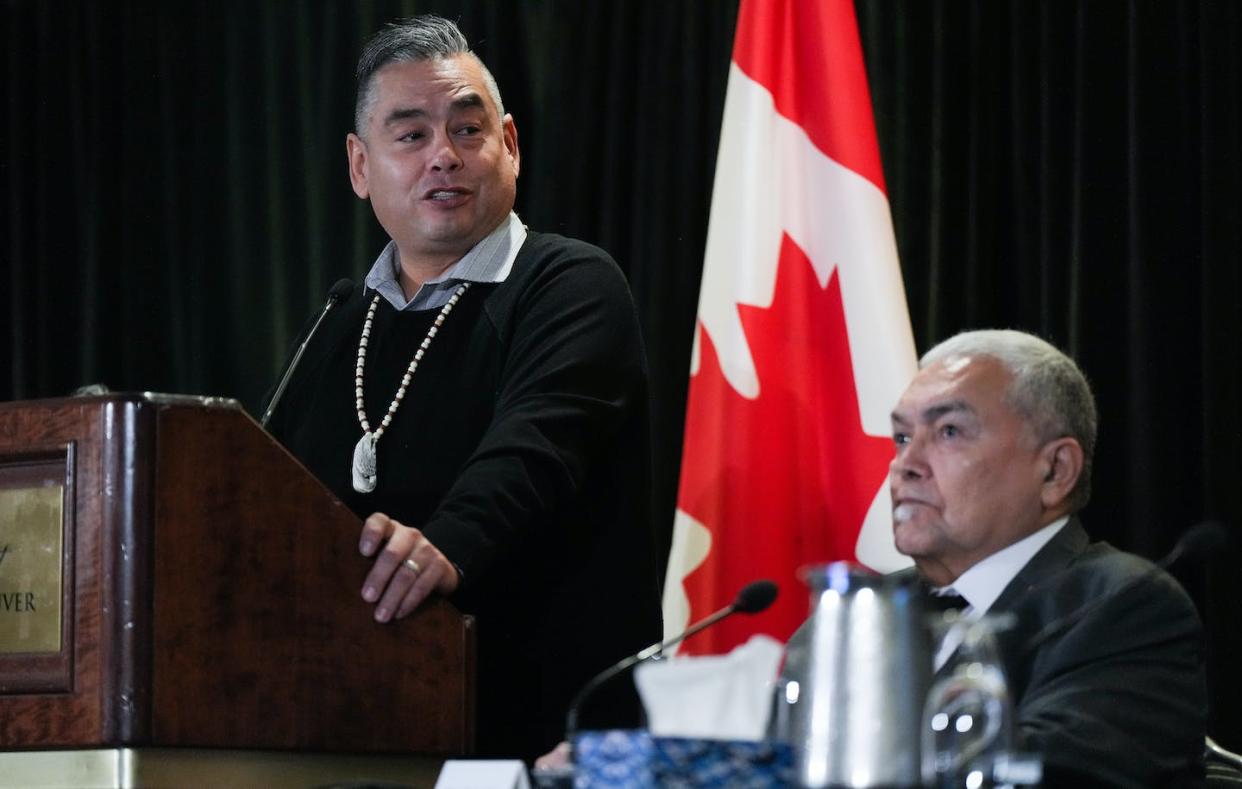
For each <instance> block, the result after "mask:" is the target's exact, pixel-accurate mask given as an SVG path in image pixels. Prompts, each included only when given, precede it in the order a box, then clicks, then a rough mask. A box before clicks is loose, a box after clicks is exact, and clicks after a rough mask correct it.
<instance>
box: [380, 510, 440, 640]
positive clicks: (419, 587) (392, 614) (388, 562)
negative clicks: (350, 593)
mask: <svg viewBox="0 0 1242 789" xmlns="http://www.w3.org/2000/svg"><path fill="white" fill-rule="evenodd" d="M381 546H382V550H381ZM358 550H359V551H361V552H362V555H363V556H375V555H376V552H377V551H378V552H379V555H378V556H376V558H375V565H374V566H373V567H372V568H371V572H370V573H368V574H367V579H366V580H365V581H364V582H363V584H362V599H363V600H366V601H367V602H368V603H376V606H375V621H377V622H387V621H389V620H390V619H402V618H404V617H406V616H409V615H410V614H411V613H412V612H413V611H414V609H415V608H417V607H418V605H419V604H420V603H421V602H423V600H425V599H427V596H428V595H429V594H431V593H432V592H440V593H441V594H445V595H447V594H452V593H453V591H454V590H456V589H457V585H458V584H459V583H460V582H461V578H460V577H459V576H458V574H457V568H456V567H454V566H453V563H452V562H450V561H449V560H448V559H447V558H445V556H444V554H442V553H440V550H439V549H438V548H436V546H434V545H432V544H431V541H430V540H428V539H427V538H426V537H424V536H423V533H422V532H421V531H419V530H418V529H414V528H411V527H409V526H403V525H401V524H400V523H398V522H397V521H395V520H393V519H392V518H390V517H388V516H387V515H384V514H383V513H379V512H377V513H375V514H374V515H372V516H371V517H369V518H367V521H366V523H364V524H363V525H362V536H361V538H360V539H359V541H358Z"/></svg>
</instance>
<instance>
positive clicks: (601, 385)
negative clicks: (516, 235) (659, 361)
mask: <svg viewBox="0 0 1242 789" xmlns="http://www.w3.org/2000/svg"><path fill="white" fill-rule="evenodd" d="M373 295H374V293H373V292H371V291H366V292H365V293H364V292H363V289H358V290H357V291H355V293H354V294H353V295H352V296H351V297H350V298H349V299H348V300H346V301H345V302H343V303H342V304H340V305H338V306H337V307H336V308H335V309H333V310H332V311H331V312H330V313H329V315H328V318H327V319H325V321H324V324H323V325H322V326H321V327H320V329H319V331H318V332H317V333H316V335H315V336H314V338H313V339H312V341H311V343H310V345H309V346H308V347H307V351H306V355H305V357H304V358H303V360H302V362H301V364H300V366H299V369H298V370H297V372H296V374H295V375H294V378H293V380H292V381H291V382H290V386H289V389H288V390H287V393H286V396H285V400H284V402H283V403H282V404H281V405H280V407H279V408H278V410H277V412H276V413H275V414H274V415H273V418H272V420H271V422H270V426H271V429H272V432H273V434H274V435H276V436H277V437H278V438H280V439H281V440H282V441H284V443H285V444H286V445H287V446H288V448H289V449H290V451H292V452H293V454H294V455H296V456H297V457H298V458H299V459H300V460H301V461H302V462H303V463H304V464H305V465H306V466H307V468H309V469H310V470H311V471H312V472H313V473H314V474H315V475H316V476H318V477H319V478H320V479H321V480H323V482H324V483H325V484H327V485H328V487H329V488H331V489H332V490H333V491H334V492H335V493H336V494H337V495H338V496H339V497H340V498H341V499H342V500H343V501H344V502H345V503H346V504H347V505H348V506H349V507H350V508H351V509H352V510H353V511H354V512H355V513H357V514H358V515H359V516H360V517H366V516H367V515H370V514H371V513H373V512H383V513H385V514H387V515H389V516H391V517H393V518H396V519H397V520H398V521H400V522H402V523H404V524H405V525H407V526H415V527H417V528H420V529H422V530H423V532H424V534H425V535H426V536H427V538H428V539H429V540H431V542H432V543H433V544H434V545H435V546H436V547H437V548H439V549H440V550H441V551H442V552H443V553H444V554H445V555H446V556H447V557H448V558H449V560H450V561H452V562H454V563H455V564H457V565H458V566H459V567H460V568H461V570H462V573H463V582H462V585H461V587H460V589H459V590H458V592H457V593H456V594H455V595H454V602H455V603H457V605H458V606H460V607H461V608H462V609H463V610H465V611H467V612H470V613H474V614H475V615H476V616H477V617H478V625H479V676H478V686H477V687H478V702H479V707H478V724H479V725H478V746H479V751H480V753H482V754H496V755H507V756H520V757H525V758H531V757H532V756H534V755H537V754H538V753H541V752H544V751H546V750H548V749H550V748H551V747H552V746H553V745H554V744H555V743H556V742H557V741H558V739H559V737H560V736H561V734H562V733H563V732H562V729H563V725H564V714H565V707H566V704H567V702H568V700H569V698H570V696H572V694H573V693H574V691H575V690H576V689H577V688H578V687H579V686H580V685H581V684H582V683H583V682H585V681H586V680H587V679H588V678H589V677H590V676H591V675H592V674H594V673H595V672H597V671H599V670H601V669H603V668H604V667H606V666H607V665H608V664H610V663H612V662H614V661H615V660H618V659H620V658H621V657H624V656H625V655H626V654H628V653H631V652H635V651H637V650H638V649H640V648H642V647H643V646H645V645H646V644H649V643H651V642H653V641H656V640H658V639H659V637H660V611H659V592H658V580H657V578H656V572H657V570H656V566H657V562H656V558H655V556H654V538H653V534H652V512H651V500H650V488H651V483H650V423H649V404H648V397H649V395H648V387H647V370H646V361H645V357H644V353H643V348H642V342H641V339H640V336H639V330H638V322H637V318H636V316H635V312H634V306H633V302H632V299H631V297H630V294H629V290H628V287H627V286H626V283H625V280H624V278H623V276H622V274H621V272H620V270H619V269H618V268H617V266H616V264H615V263H614V262H613V261H612V260H611V259H610V258H609V257H608V255H607V254H606V253H605V252H603V251H602V250H600V249H598V248H596V247H593V246H590V245H588V244H585V243H582V242H579V241H574V240H572V239H566V238H563V237H560V236H555V235H549V234H541V233H533V232H532V233H530V234H529V235H528V237H527V240H526V242H525V244H524V245H523V246H522V249H521V251H520V252H519V253H518V256H517V259H516V260H515V261H514V265H513V269H512V271H511V272H510V274H509V276H508V278H507V279H506V280H505V281H504V282H503V283H500V284H495V285H490V284H486V285H484V284H475V285H472V286H471V288H470V289H469V290H468V291H467V292H466V293H465V295H464V296H463V297H462V298H461V301H460V302H459V303H458V304H457V306H456V307H455V308H454V310H453V312H452V313H451V314H450V315H449V316H448V318H447V319H446V321H445V323H444V325H443V327H442V328H441V329H440V330H439V332H438V333H437V336H436V337H435V339H434V340H433V341H432V343H431V346H430V348H429V349H428V350H427V352H426V354H425V355H424V357H423V359H422V361H421V362H420V363H419V367H418V370H417V372H416V373H415V374H414V376H413V379H412V381H411V383H410V385H409V387H408V388H407V391H406V395H405V398H404V400H403V402H402V403H401V405H400V408H399V409H398V411H397V413H396V415H395V416H394V418H393V422H392V425H391V426H390V427H389V428H388V429H387V430H386V431H385V433H384V435H383V437H382V438H381V439H380V441H379V445H378V452H377V458H378V462H377V473H378V484H377V487H376V489H375V490H374V491H373V492H371V493H367V494H360V493H357V492H355V491H354V490H353V487H352V484H351V477H350V464H351V461H352V457H353V448H354V444H355V443H356V442H357V441H358V438H359V437H360V436H361V435H362V430H361V428H360V426H359V424H358V418H357V415H356V409H355V405H354V365H355V362H356V356H357V351H358V339H359V336H360V334H361V331H362V324H363V320H364V317H365V315H366V311H367V308H368V306H369V304H370V301H371V298H372V297H373ZM438 312H439V310H425V311H418V312H402V313H398V312H397V311H396V310H394V309H393V308H392V307H391V305H389V304H388V303H387V302H386V301H384V300H383V299H380V302H379V306H378V308H377V310H376V316H375V320H374V324H373V327H372V332H371V338H370V340H369V343H368V347H367V359H366V372H365V386H364V395H363V396H364V399H365V402H366V412H367V418H368V421H369V422H370V424H371V427H372V429H375V428H376V427H378V425H379V423H380V420H381V419H382V418H383V415H384V413H385V411H386V410H387V408H388V405H389V403H390V402H391V401H392V398H393V396H394V394H395V393H396V391H397V388H398V387H399V385H400V381H401V377H402V375H403V374H404V371H405V368H406V367H407V365H408V364H409V362H410V359H411V358H412V356H413V354H414V351H415V349H416V348H417V347H418V344H419V343H420V342H421V341H422V339H423V337H424V335H425V334H426V331H427V328H428V327H429V326H430V325H431V323H432V321H433V320H434V318H435V316H436V314H438ZM359 614H360V615H365V614H364V612H363V611H362V610H360V612H359ZM411 703H417V700H411ZM635 720H636V707H635V703H634V700H633V694H632V688H625V687H624V684H623V685H622V687H620V688H614V689H613V691H612V692H611V693H607V692H606V693H605V694H604V695H602V696H601V697H600V698H599V699H597V700H596V701H594V702H591V703H589V704H588V706H587V707H586V708H585V709H584V710H583V722H584V724H586V725H591V724H594V725H600V726H622V725H633V723H635ZM376 725H383V724H382V722H377V724H376Z"/></svg>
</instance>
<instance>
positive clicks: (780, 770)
mask: <svg viewBox="0 0 1242 789" xmlns="http://www.w3.org/2000/svg"><path fill="white" fill-rule="evenodd" d="M574 751H575V758H576V761H577V765H578V769H577V776H576V778H575V783H574V786H575V787H576V789H597V788H598V787H608V788H609V789H654V788H655V787H660V789H669V788H672V789H682V788H683V787H684V789H690V787H695V788H696V789H697V787H716V786H727V787H730V789H769V788H770V787H772V788H774V787H784V786H792V785H793V782H794V778H795V766H794V755H793V751H792V749H790V747H789V746H788V745H785V744H783V743H772V742H733V741H722V740H686V739H678V738H665V737H652V736H651V735H650V734H649V733H647V732H646V731H595V732H583V733H582V734H580V735H579V736H578V738H577V740H576V741H575V743H574Z"/></svg>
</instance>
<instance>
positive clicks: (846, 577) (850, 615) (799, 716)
mask: <svg viewBox="0 0 1242 789" xmlns="http://www.w3.org/2000/svg"><path fill="white" fill-rule="evenodd" d="M802 575H803V580H804V581H805V582H806V583H807V585H808V586H810V588H811V616H810V618H809V619H807V621H806V623H805V624H803V625H802V627H800V628H799V629H798V631H797V632H796V633H795V634H794V636H793V638H791V639H790V641H789V645H788V647H787V651H786V657H785V666H784V669H783V670H782V672H781V677H780V681H779V682H778V685H777V697H776V703H775V708H774V710H773V717H772V721H773V724H772V725H773V735H774V736H775V737H778V738H781V739H784V740H786V741H787V742H789V743H790V744H791V745H793V746H794V748H795V750H797V751H798V755H799V759H798V775H799V782H800V783H801V785H803V786H807V787H882V786H883V787H905V786H909V787H915V786H919V784H920V778H921V773H920V750H919V735H920V731H921V725H922V718H923V702H924V699H925V698H926V696H927V691H928V687H929V685H930V684H931V675H932V655H931V636H930V633H929V631H928V627H927V620H926V611H925V609H924V604H923V592H922V591H921V588H920V585H919V581H918V580H917V578H916V577H915V576H914V574H913V573H903V574H900V575H898V576H881V575H877V574H875V573H873V572H871V571H869V570H866V569H865V568H862V567H858V566H856V565H852V564H850V563H848V562H836V563H834V564H829V565H823V566H818V567H813V568H809V569H807V570H805V571H803V574H802Z"/></svg>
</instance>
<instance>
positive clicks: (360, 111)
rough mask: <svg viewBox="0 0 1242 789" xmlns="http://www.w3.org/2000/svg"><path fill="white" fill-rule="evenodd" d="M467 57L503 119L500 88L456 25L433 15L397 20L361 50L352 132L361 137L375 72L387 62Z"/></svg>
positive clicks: (372, 99)
mask: <svg viewBox="0 0 1242 789" xmlns="http://www.w3.org/2000/svg"><path fill="white" fill-rule="evenodd" d="M458 55H469V56H470V57H472V58H474V59H475V61H476V62H477V63H478V64H479V67H480V68H482V69H483V80H484V82H485V84H486V85H487V92H488V93H489V94H491V97H492V103H494V104H495V105H496V112H497V114H499V115H500V116H502V117H503V116H504V114H505V107H504V103H503V102H502V101H501V100H500V88H499V86H497V85H496V78H495V77H493V76H492V72H490V71H488V69H487V66H485V65H484V64H483V61H482V60H480V59H479V56H478V55H476V54H474V52H473V51H471V49H470V44H469V43H467V42H466V37H465V36H463V35H462V33H461V30H459V29H458V27H457V24H456V23H454V22H452V21H450V20H448V19H445V18H444V17H442V16H436V15H435V14H423V15H421V16H413V17H410V18H408V19H401V20H398V21H396V22H390V23H388V24H386V25H384V27H383V28H381V29H380V31H379V32H378V33H376V34H375V35H374V36H372V37H371V40H370V41H368V42H367V43H366V46H365V47H363V48H362V55H361V56H360V57H359V58H358V68H357V69H356V70H355V72H354V76H356V77H357V79H358V94H357V98H356V99H355V101H354V131H355V132H356V133H357V134H358V135H359V136H361V135H362V133H363V130H364V129H365V128H366V123H367V115H368V113H370V111H371V106H372V104H373V103H374V101H375V96H374V91H373V90H372V86H373V85H374V84H375V73H376V72H377V71H379V70H380V69H382V68H383V67H384V66H387V65H388V64H389V63H414V62H417V61H420V60H435V59H438V58H451V57H456V56H458Z"/></svg>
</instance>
